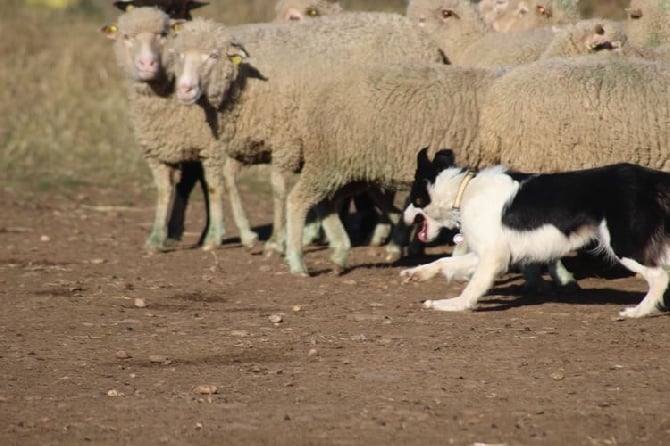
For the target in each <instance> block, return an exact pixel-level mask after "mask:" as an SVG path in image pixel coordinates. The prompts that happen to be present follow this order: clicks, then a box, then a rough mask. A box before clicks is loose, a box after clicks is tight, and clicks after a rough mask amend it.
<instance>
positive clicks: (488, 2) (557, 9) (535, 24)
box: [477, 0, 579, 33]
mask: <svg viewBox="0 0 670 446" xmlns="http://www.w3.org/2000/svg"><path fill="white" fill-rule="evenodd" d="M477 9H478V11H479V14H480V15H481V17H482V19H483V20H484V23H485V24H486V25H487V26H488V27H489V28H490V29H492V30H493V31H496V32H500V33H508V32H519V31H528V30H530V29H534V28H541V27H545V26H552V25H557V24H566V23H575V22H577V21H578V20H579V13H578V11H577V2H576V1H573V0H566V1H552V0H482V1H480V2H479V3H478V4H477Z"/></svg>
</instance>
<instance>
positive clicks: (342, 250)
mask: <svg viewBox="0 0 670 446" xmlns="http://www.w3.org/2000/svg"><path fill="white" fill-rule="evenodd" d="M340 204H341V200H330V199H326V200H324V201H322V202H321V205H320V209H321V211H322V212H323V218H322V220H321V222H322V224H323V230H324V231H325V232H326V238H327V239H328V242H329V246H330V248H331V249H332V250H333V254H332V255H331V257H330V259H331V260H332V261H333V263H334V264H335V269H334V272H335V273H336V274H342V273H343V272H344V269H345V267H346V265H347V257H349V253H350V252H351V240H350V239H349V236H348V235H347V231H346V230H345V229H344V225H343V224H342V220H341V219H340V214H339V212H337V210H338V209H340Z"/></svg>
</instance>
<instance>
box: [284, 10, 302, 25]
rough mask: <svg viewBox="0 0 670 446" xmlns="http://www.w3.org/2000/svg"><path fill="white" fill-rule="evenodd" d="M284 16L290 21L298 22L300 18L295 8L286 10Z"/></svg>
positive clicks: (300, 15)
mask: <svg viewBox="0 0 670 446" xmlns="http://www.w3.org/2000/svg"><path fill="white" fill-rule="evenodd" d="M286 18H287V19H288V20H289V21H291V22H299V21H301V20H302V14H301V13H300V11H298V10H297V9H294V8H291V9H289V10H288V11H286Z"/></svg>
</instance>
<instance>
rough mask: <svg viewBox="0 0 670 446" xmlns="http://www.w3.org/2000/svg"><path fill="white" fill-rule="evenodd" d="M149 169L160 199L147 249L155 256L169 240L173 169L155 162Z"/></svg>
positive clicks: (150, 162) (152, 162) (146, 245)
mask: <svg viewBox="0 0 670 446" xmlns="http://www.w3.org/2000/svg"><path fill="white" fill-rule="evenodd" d="M149 168H150V169H151V173H152V174H153V177H154V183H155V185H156V191H157V195H158V198H157V201H156V213H155V214H154V224H153V227H152V229H151V234H150V235H149V238H148V239H147V242H146V244H145V247H146V250H147V252H148V253H149V254H155V253H157V252H159V251H160V250H161V248H163V247H165V242H166V240H167V217H168V210H169V207H170V201H171V198H172V197H171V195H172V182H173V181H172V170H173V168H172V167H170V166H168V165H166V164H162V163H159V162H158V161H153V160H152V161H149Z"/></svg>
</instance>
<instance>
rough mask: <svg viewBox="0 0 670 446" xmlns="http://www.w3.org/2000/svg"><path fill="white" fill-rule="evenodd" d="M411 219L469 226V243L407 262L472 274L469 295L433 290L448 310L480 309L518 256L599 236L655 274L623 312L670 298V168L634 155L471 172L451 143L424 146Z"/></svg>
mask: <svg viewBox="0 0 670 446" xmlns="http://www.w3.org/2000/svg"><path fill="white" fill-rule="evenodd" d="M410 200H411V203H410V204H409V206H408V207H407V208H406V209H405V211H404V213H403V217H404V220H405V222H406V223H407V224H412V223H415V222H416V223H419V224H421V228H420V230H419V238H420V239H421V240H422V241H431V240H433V239H434V238H435V237H437V235H438V233H439V231H440V229H441V228H443V227H444V228H450V229H453V228H460V231H461V233H462V234H463V236H464V237H465V240H466V241H467V242H468V245H469V248H470V252H469V253H468V254H466V255H463V256H457V257H444V258H441V259H439V260H437V261H435V262H433V263H430V264H427V265H420V266H418V267H416V268H411V269H407V270H404V271H402V272H401V273H400V274H401V275H402V276H403V277H405V278H406V279H407V280H410V281H422V280H427V279H430V278H432V277H434V276H435V275H436V274H437V273H439V272H442V273H443V274H444V275H445V276H446V277H447V279H452V278H453V277H462V276H471V279H470V281H469V282H468V284H467V286H466V287H465V289H464V290H463V292H462V293H461V295H460V296H458V297H454V298H451V299H440V300H427V301H425V302H424V306H425V307H427V308H434V309H436V310H440V311H464V310H472V309H474V308H475V306H476V304H477V299H479V298H480V297H482V296H483V295H484V294H485V293H486V291H487V290H488V289H489V288H491V286H492V285H493V281H494V279H495V276H496V274H499V273H502V272H505V271H507V269H508V267H509V265H510V264H520V265H524V264H533V263H550V262H552V261H555V260H556V259H559V258H560V257H562V256H564V255H566V254H568V253H569V252H570V251H573V250H575V249H578V248H581V247H584V246H586V245H588V244H590V243H592V242H594V241H595V242H596V243H597V244H598V248H597V249H598V250H599V251H601V252H603V253H605V254H606V255H607V256H608V257H610V258H611V259H612V260H616V261H618V262H620V263H621V264H622V265H624V266H625V267H626V268H628V269H629V270H631V271H633V272H635V273H639V274H641V275H642V276H643V277H644V278H645V280H646V281H647V283H648V284H649V291H648V292H647V294H646V296H645V297H644V299H643V300H642V302H641V303H640V304H639V305H637V306H635V307H629V308H625V309H623V310H622V311H621V312H620V315H621V316H624V317H633V318H637V317H643V316H647V315H649V314H651V313H653V312H654V311H655V310H656V309H657V308H660V306H661V305H662V303H663V293H664V291H665V290H666V288H667V287H668V277H669V276H668V273H667V272H666V271H665V270H664V269H663V266H664V265H668V263H670V238H669V235H670V174H668V173H664V172H659V171H655V170H651V169H648V168H645V167H641V166H637V165H632V164H615V165H610V166H604V167H600V168H596V169H588V170H581V171H574V172H565V173H556V174H515V173H512V172H510V171H508V170H507V168H506V167H504V166H493V167H489V168H486V169H483V170H481V171H480V172H477V173H475V172H472V171H469V170H467V169H463V168H459V167H456V166H454V154H453V152H452V151H451V150H441V151H439V152H438V153H437V154H436V156H435V159H434V160H433V161H430V160H429V159H428V150H427V149H422V150H421V151H420V152H419V154H418V163H417V169H416V175H415V180H414V184H413V185H412V190H411V192H410Z"/></svg>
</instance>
